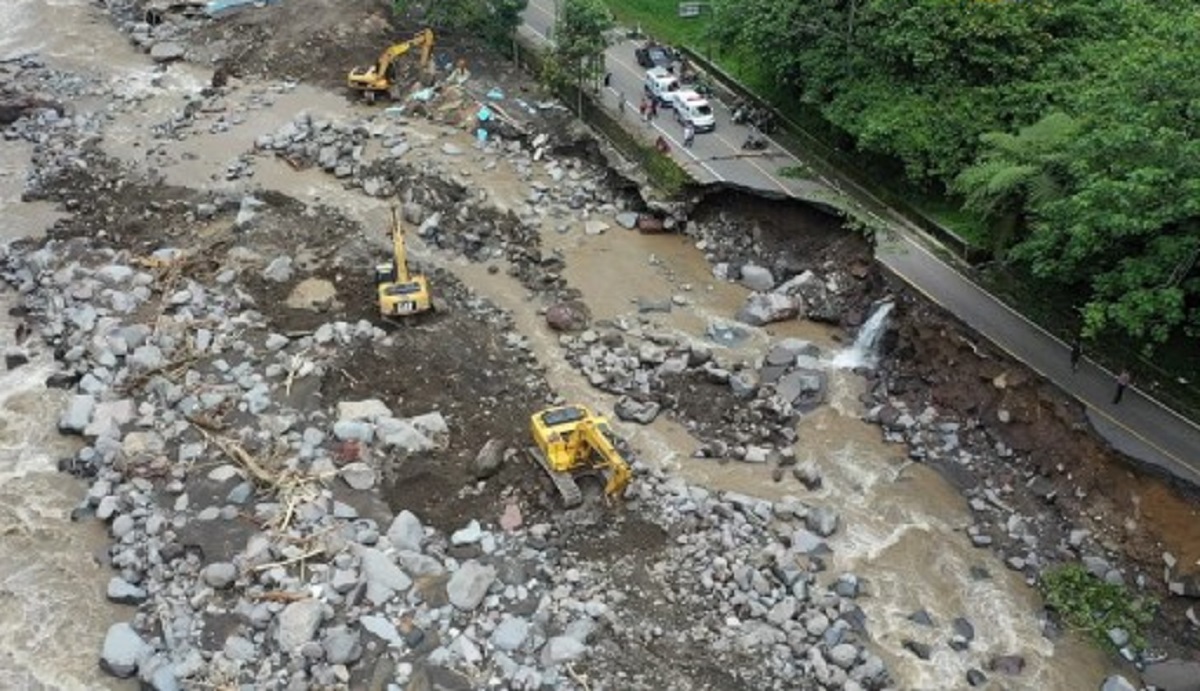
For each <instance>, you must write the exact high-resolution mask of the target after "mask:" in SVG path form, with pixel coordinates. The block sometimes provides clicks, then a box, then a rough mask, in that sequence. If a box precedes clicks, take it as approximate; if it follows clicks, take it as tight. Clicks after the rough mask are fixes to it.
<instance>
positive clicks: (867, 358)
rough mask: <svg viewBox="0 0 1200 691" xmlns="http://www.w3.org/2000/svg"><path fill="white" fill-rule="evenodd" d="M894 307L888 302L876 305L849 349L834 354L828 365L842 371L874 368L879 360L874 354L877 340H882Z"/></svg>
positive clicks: (893, 304)
mask: <svg viewBox="0 0 1200 691" xmlns="http://www.w3.org/2000/svg"><path fill="white" fill-rule="evenodd" d="M895 306H896V304H895V303H894V302H891V301H890V300H889V301H887V302H881V303H879V304H878V305H876V306H875V309H874V310H872V312H871V316H870V317H869V318H868V319H867V321H865V322H864V323H863V325H862V326H860V327H859V329H858V335H857V336H855V337H854V343H853V344H852V345H851V346H850V347H849V348H846V349H845V350H842V351H841V352H839V353H837V354H835V355H834V356H833V359H832V360H831V361H830V364H831V365H832V366H834V367H838V368H842V369H854V368H856V367H874V366H875V365H876V363H877V362H878V359H879V354H878V353H877V352H876V349H877V348H878V347H879V339H881V338H883V333H884V330H885V329H886V328H887V318H888V315H889V314H891V313H892V308H893V307H895Z"/></svg>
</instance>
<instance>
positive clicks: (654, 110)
mask: <svg viewBox="0 0 1200 691" xmlns="http://www.w3.org/2000/svg"><path fill="white" fill-rule="evenodd" d="M648 112H649V113H650V119H651V120H653V119H654V118H656V117H658V99H656V98H655V97H653V96H651V97H650V105H649V109H648Z"/></svg>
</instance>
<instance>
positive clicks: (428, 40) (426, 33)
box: [375, 29, 433, 74]
mask: <svg viewBox="0 0 1200 691" xmlns="http://www.w3.org/2000/svg"><path fill="white" fill-rule="evenodd" d="M417 46H420V47H421V67H422V68H423V67H425V66H426V65H428V64H429V58H430V56H432V55H433V29H425V30H423V31H422V32H421V33H419V34H417V35H416V36H413V37H412V38H410V39H408V40H407V41H403V42H401V43H397V44H395V45H392V46H388V48H387V49H385V50H384V51H383V52H382V53H380V55H379V60H378V61H377V63H376V66H375V70H376V74H384V73H385V72H387V69H388V67H389V66H390V65H391V64H392V62H393V61H395V60H396V58H399V57H402V56H403V55H405V54H406V53H408V51H410V50H412V49H413V48H416V47H417Z"/></svg>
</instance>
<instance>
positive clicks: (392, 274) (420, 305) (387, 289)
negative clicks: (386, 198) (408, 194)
mask: <svg viewBox="0 0 1200 691" xmlns="http://www.w3.org/2000/svg"><path fill="white" fill-rule="evenodd" d="M375 287H376V290H377V292H378V295H379V314H380V316H382V317H384V318H385V319H388V318H397V317H407V316H412V315H416V314H421V313H422V312H429V311H431V310H432V309H433V298H432V296H431V295H430V293H429V280H428V279H426V278H425V276H423V275H421V274H412V273H409V270H408V250H407V248H406V247H405V244H404V228H403V227H401V225H400V217H399V215H398V214H397V213H396V209H395V208H394V207H393V208H392V260H391V261H389V262H387V263H384V264H376V265H375Z"/></svg>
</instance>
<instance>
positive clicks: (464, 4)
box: [392, 0, 529, 46]
mask: <svg viewBox="0 0 1200 691" xmlns="http://www.w3.org/2000/svg"><path fill="white" fill-rule="evenodd" d="M528 4H529V2H528V0H393V3H392V9H393V11H394V12H395V13H396V15H397V16H401V17H412V18H414V19H416V20H419V21H421V22H422V23H424V24H426V25H428V26H431V27H433V28H434V29H450V30H457V31H462V32H464V33H469V34H473V35H476V36H480V37H482V38H483V39H484V40H486V41H487V42H488V43H490V44H492V45H494V46H506V45H507V43H508V41H510V40H511V39H512V36H513V33H514V32H515V31H516V29H517V27H518V26H520V25H521V13H522V12H523V11H525V7H526V6H527V5H528Z"/></svg>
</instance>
